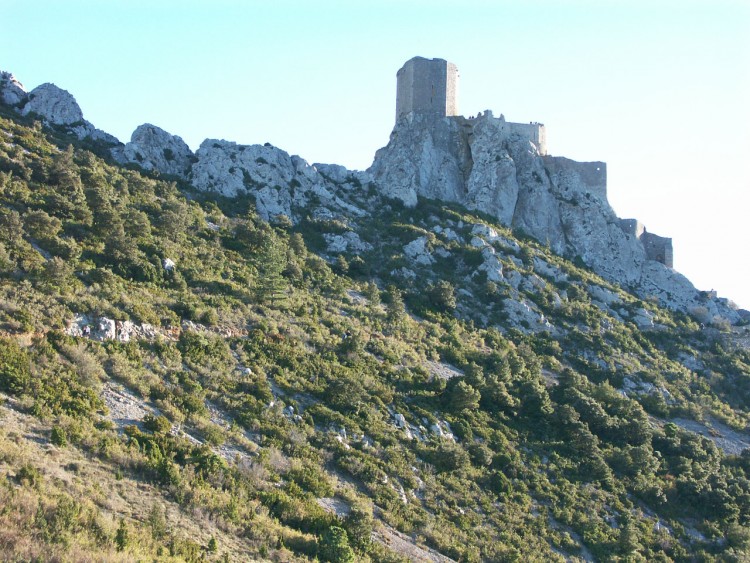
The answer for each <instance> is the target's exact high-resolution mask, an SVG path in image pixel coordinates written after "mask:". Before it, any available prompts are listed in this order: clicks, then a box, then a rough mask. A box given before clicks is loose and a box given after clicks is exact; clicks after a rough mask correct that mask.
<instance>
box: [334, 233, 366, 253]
mask: <svg viewBox="0 0 750 563" xmlns="http://www.w3.org/2000/svg"><path fill="white" fill-rule="evenodd" d="M323 238H324V239H325V241H326V244H327V245H328V252H329V253H331V254H340V253H342V252H353V253H355V254H359V253H361V252H367V251H368V250H372V245H371V244H370V243H368V242H364V241H363V240H362V239H360V238H359V235H358V234H357V233H355V232H353V231H347V232H345V233H343V234H340V235H338V234H333V233H325V234H323Z"/></svg>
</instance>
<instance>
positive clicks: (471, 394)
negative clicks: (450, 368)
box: [448, 381, 482, 412]
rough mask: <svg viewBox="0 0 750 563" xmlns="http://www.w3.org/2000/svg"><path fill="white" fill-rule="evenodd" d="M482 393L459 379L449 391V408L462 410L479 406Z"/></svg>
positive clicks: (457, 410)
mask: <svg viewBox="0 0 750 563" xmlns="http://www.w3.org/2000/svg"><path fill="white" fill-rule="evenodd" d="M481 398H482V395H481V394H480V393H479V391H477V390H476V389H474V388H473V387H472V386H471V385H469V384H468V383H466V382H465V381H459V382H458V383H457V384H456V385H455V386H454V387H453V388H452V389H451V391H450V395H449V398H448V401H449V405H450V408H451V410H453V411H454V412H462V411H465V410H476V409H478V408H479V400H480V399H481Z"/></svg>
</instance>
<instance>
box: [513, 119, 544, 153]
mask: <svg viewBox="0 0 750 563" xmlns="http://www.w3.org/2000/svg"><path fill="white" fill-rule="evenodd" d="M508 125H509V126H510V130H511V133H516V134H518V135H520V136H521V137H524V138H526V139H528V140H529V141H531V142H532V143H534V144H535V145H536V148H537V150H538V151H539V154H540V155H542V156H544V155H546V154H547V130H546V129H545V128H544V125H543V124H541V123H508Z"/></svg>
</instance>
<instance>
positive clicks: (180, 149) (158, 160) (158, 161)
mask: <svg viewBox="0 0 750 563" xmlns="http://www.w3.org/2000/svg"><path fill="white" fill-rule="evenodd" d="M124 156H125V158H126V159H127V160H128V161H129V162H135V163H137V164H139V165H140V166H141V167H142V168H144V169H145V170H158V171H159V172H161V173H163V174H173V175H175V176H180V177H183V178H184V177H186V176H187V174H188V172H189V171H190V165H191V163H192V160H193V152H192V151H191V150H190V147H188V146H187V144H186V143H185V141H183V140H182V138H181V137H178V136H177V135H170V134H169V133H167V132H166V131H164V129H160V128H159V127H157V126H156V125H151V124H150V123H144V124H143V125H140V126H139V127H138V128H136V130H135V131H133V135H132V136H131V137H130V142H129V143H128V144H126V145H125V149H124Z"/></svg>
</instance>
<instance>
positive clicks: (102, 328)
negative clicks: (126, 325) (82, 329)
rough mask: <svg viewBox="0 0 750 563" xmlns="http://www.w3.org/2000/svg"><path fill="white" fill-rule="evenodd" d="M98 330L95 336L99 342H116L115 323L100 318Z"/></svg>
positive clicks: (105, 318)
mask: <svg viewBox="0 0 750 563" xmlns="http://www.w3.org/2000/svg"><path fill="white" fill-rule="evenodd" d="M96 328H97V331H96V335H95V336H96V339H97V340H114V339H115V337H116V336H117V329H116V324H115V321H113V320H112V319H108V318H107V317H102V318H100V319H99V323H98V324H97V326H96Z"/></svg>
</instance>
